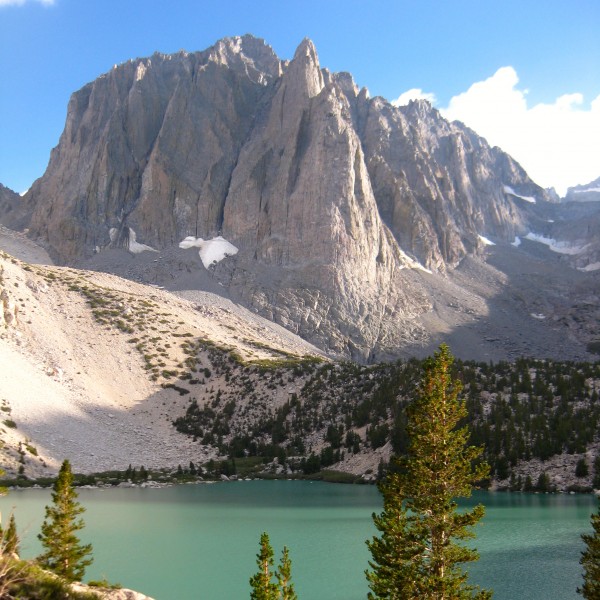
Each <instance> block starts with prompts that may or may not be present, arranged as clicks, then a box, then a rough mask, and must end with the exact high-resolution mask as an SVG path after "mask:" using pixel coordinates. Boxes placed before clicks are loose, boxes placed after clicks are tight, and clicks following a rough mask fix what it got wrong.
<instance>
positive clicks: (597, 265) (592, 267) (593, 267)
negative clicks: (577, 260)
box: [577, 262, 600, 271]
mask: <svg viewBox="0 0 600 600" xmlns="http://www.w3.org/2000/svg"><path fill="white" fill-rule="evenodd" d="M598 269H600V262H595V263H590V264H589V265H586V266H585V267H578V268H577V270H578V271H598Z"/></svg>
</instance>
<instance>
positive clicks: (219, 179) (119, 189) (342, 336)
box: [0, 35, 595, 362]
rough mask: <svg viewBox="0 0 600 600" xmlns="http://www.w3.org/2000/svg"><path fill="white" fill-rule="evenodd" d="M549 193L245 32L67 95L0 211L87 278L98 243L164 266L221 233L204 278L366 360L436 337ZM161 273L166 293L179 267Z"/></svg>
mask: <svg viewBox="0 0 600 600" xmlns="http://www.w3.org/2000/svg"><path fill="white" fill-rule="evenodd" d="M552 200H553V199H552V198H551V197H550V196H549V195H548V193H547V192H546V191H545V190H543V189H542V188H540V187H539V186H538V185H536V184H535V183H534V182H533V181H532V180H531V179H530V178H529V177H528V176H527V174H526V173H525V171H524V170H523V169H522V168H521V167H520V165H519V164H518V163H516V162H515V161H514V160H513V159H512V158H511V157H510V156H508V155H507V154H505V153H504V152H502V151H501V150H500V149H499V148H492V147H490V146H489V145H488V144H487V142H486V141H485V140H484V139H483V138H481V137H479V136H477V134H475V133H474V132H473V131H471V130H469V129H468V128H467V127H465V126H464V125H462V124H460V123H458V122H454V123H449V122H448V121H446V120H445V119H444V118H442V116H441V115H440V114H439V112H438V111H437V110H435V109H434V108H433V107H432V106H431V105H430V104H429V103H427V102H425V101H414V102H411V103H410V104H409V105H408V106H404V107H394V106H392V105H391V104H390V103H389V102H387V101H386V100H384V99H383V98H380V97H376V98H370V97H369V94H368V92H367V90H366V89H364V88H363V89H359V88H358V86H357V85H356V84H355V82H354V80H353V79H352V76H351V75H349V74H348V73H331V72H330V71H328V70H327V69H325V68H322V67H321V66H320V64H319V59H318V56H317V52H316V49H315V47H314V45H313V43H312V42H311V41H310V40H309V39H305V40H303V41H302V42H301V44H300V45H299V46H298V48H297V50H296V52H295V54H294V57H293V59H292V60H291V61H284V60H281V59H279V58H278V57H277V56H276V55H275V53H274V52H273V50H272V49H271V48H270V47H269V46H268V45H267V44H266V43H265V42H264V41H262V40H259V39H256V38H254V37H252V36H250V35H246V36H242V37H233V38H225V39H223V40H220V41H218V42H217V43H216V44H215V45H213V46H212V47H210V48H208V49H207V50H204V51H202V52H194V53H187V52H180V53H178V54H174V55H163V54H154V55H153V56H152V57H150V58H143V59H136V60H132V61H129V62H126V63H124V64H122V65H119V66H115V67H114V68H113V69H112V70H111V71H109V72H107V73H106V74H104V75H102V76H101V77H99V78H98V79H96V80H95V81H94V82H91V83H89V84H88V85H86V86H84V87H83V88H82V89H81V90H79V91H77V92H75V93H74V94H73V96H72V97H71V100H70V102H69V107H68V113H67V121H66V125H65V129H64V131H63V134H62V135H61V138H60V141H59V144H58V146H57V147H56V148H55V149H54V150H53V151H52V154H51V157H50V162H49V165H48V168H47V170H46V172H45V174H44V175H43V176H42V177H41V178H40V179H39V180H37V181H36V182H35V183H34V185H33V186H32V187H31V189H30V191H29V192H28V193H27V194H26V195H25V196H24V198H23V199H22V201H21V202H20V203H18V210H17V209H15V208H14V206H13V205H14V198H11V199H10V202H11V204H10V207H11V210H10V211H7V210H4V209H3V206H4V204H0V220H2V221H3V222H4V223H5V224H6V225H8V226H10V227H15V228H18V229H23V228H28V232H29V235H30V236H32V237H33V238H34V239H36V240H38V241H40V242H42V243H43V245H44V246H45V247H46V248H47V249H48V251H49V252H50V254H51V255H52V256H53V257H54V258H55V260H56V261H58V262H59V263H62V264H71V265H73V264H79V265H85V266H89V265H92V266H93V265H94V264H96V265H100V264H101V265H102V266H101V268H103V269H105V270H111V269H113V270H114V269H115V268H117V267H116V265H114V264H113V265H111V258H110V257H111V256H114V255H111V254H110V251H111V250H118V249H125V250H129V251H131V252H142V251H144V252H143V254H149V253H150V251H151V250H156V251H158V252H159V253H161V254H163V255H167V254H168V253H170V252H171V253H172V252H173V251H174V249H176V248H177V247H178V245H179V244H180V243H181V242H182V241H183V240H184V239H186V238H189V239H195V240H198V239H200V240H201V241H200V242H199V244H203V243H204V241H206V240H214V239H215V238H218V239H220V237H221V236H222V238H224V240H226V241H227V242H228V243H230V244H231V245H233V246H234V247H235V248H236V249H237V250H238V251H237V253H236V254H235V256H229V257H227V258H226V259H225V260H221V261H220V262H218V263H217V264H216V265H213V266H212V267H211V268H210V279H211V281H212V283H211V285H213V286H215V285H218V284H220V285H221V287H222V290H223V293H224V294H226V295H229V296H230V297H231V298H232V299H234V300H236V301H238V302H240V303H241V304H243V305H245V306H247V307H249V308H251V309H252V310H254V311H256V312H258V313H259V314H261V315H263V316H265V317H267V318H269V319H271V320H273V321H275V322H276V323H279V324H281V325H283V326H284V327H286V328H287V329H289V330H291V331H293V332H294V333H297V334H299V335H300V336H302V337H303V338H305V339H307V340H309V341H310V342H312V343H314V344H316V345H317V346H318V347H320V348H321V349H323V350H324V351H325V352H327V353H330V354H334V355H340V356H345V357H350V358H353V359H356V360H360V361H366V362H372V361H376V360H380V359H385V358H390V357H393V356H397V355H398V354H401V353H403V352H404V353H407V352H415V351H417V353H418V350H419V349H420V350H421V351H423V350H424V349H426V348H427V347H428V346H429V345H431V344H430V343H431V342H432V341H433V342H435V341H437V339H436V335H437V334H438V333H440V332H442V330H443V328H444V327H443V324H442V325H440V324H439V323H440V319H441V318H442V317H441V316H440V315H441V313H440V311H438V310H437V309H436V305H438V304H439V299H438V297H439V295H441V294H442V295H443V294H446V293H447V288H448V286H449V285H450V286H452V285H454V286H459V287H460V286H461V283H460V278H459V279H458V280H457V279H456V275H455V273H456V272H457V269H459V268H460V266H461V265H463V263H464V261H465V260H466V259H471V258H473V257H475V258H476V257H478V256H480V255H482V254H483V253H485V252H486V251H487V250H488V249H489V246H488V244H489V242H490V240H493V241H494V242H495V243H497V244H498V245H504V246H506V247H509V248H510V244H511V243H514V242H515V241H516V240H517V239H520V238H521V237H523V238H524V237H525V236H527V235H528V234H530V233H531V232H541V231H543V230H544V228H546V227H547V222H548V219H549V217H548V214H550V213H551V212H552V211H553V210H555V203H554V202H552ZM6 202H8V200H7V201H6ZM6 205H7V206H8V204H6ZM9 213H11V214H9ZM13 215H14V216H13ZM17 217H18V218H17ZM540 235H541V234H540ZM191 243H192V242H190V244H191ZM187 252H189V251H187ZM138 256H141V255H138ZM594 257H595V254H594V255H593V256H590V258H589V260H593V259H594ZM160 258H162V256H161V257H160ZM141 260H144V259H140V261H141ZM145 260H148V259H145ZM158 260H159V258H153V259H152V261H154V262H157V261H158ZM586 260H588V259H587V258H585V257H583V258H581V261H583V262H585V261H586ZM517 262H518V260H517ZM583 262H582V264H578V265H577V266H578V267H580V268H585V267H586V266H587V264H594V263H586V264H583ZM176 263H177V265H178V266H174V263H171V266H172V269H171V272H170V273H169V277H167V278H166V284H167V285H168V284H169V283H173V280H176V279H178V278H179V275H180V274H181V272H182V271H183V272H185V273H186V274H189V271H190V266H189V264H188V265H186V266H185V267H181V265H182V264H183V263H185V260H184V261H183V263H182V259H177V261H176ZM467 263H468V261H467ZM138 264H139V263H138ZM136 266H137V265H136ZM133 268H134V270H135V267H133ZM200 268H201V267H200ZM198 277H200V278H203V277H204V276H203V275H202V276H200V275H199V276H198ZM204 279H206V278H204ZM500 279H502V276H500ZM161 283H163V284H164V283H165V281H161ZM196 283H197V282H196ZM177 285H179V284H177ZM461 293H462V292H461ZM467 294H468V293H467ZM481 295H482V297H483V298H485V292H481ZM446 301H447V302H450V301H451V300H450V299H449V297H448V296H445V300H444V303H446ZM459 304H460V305H461V306H462V307H463V308H464V307H465V306H467V305H468V304H469V301H468V299H464V298H462V299H460V300H459ZM483 312H484V311H483V310H482V314H483ZM432 315H434V316H435V318H434V319H432ZM444 318H445V317H444ZM436 319H437V321H436ZM434 321H436V322H437V323H438V326H437V329H436V328H435V327H434V329H433V330H432V329H431V328H432V327H433V325H432V323H433V322H434ZM454 325H455V323H454V322H452V320H451V319H450V323H449V327H453V326H454ZM432 333H434V334H436V335H433V336H432ZM593 335H595V334H594V333H593V332H592V333H590V332H589V331H586V333H585V335H584V336H583V338H582V339H584V338H585V339H587V338H589V337H590V336H592V337H593ZM586 336H587V338H586ZM492 337H494V336H492ZM542 345H543V344H542Z"/></svg>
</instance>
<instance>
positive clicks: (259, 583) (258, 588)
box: [250, 533, 277, 600]
mask: <svg viewBox="0 0 600 600" xmlns="http://www.w3.org/2000/svg"><path fill="white" fill-rule="evenodd" d="M256 564H257V565H258V572H257V573H255V574H254V575H253V576H252V577H251V578H250V587H251V588H252V592H251V593H250V599H251V600H277V585H276V584H275V583H273V582H272V581H271V577H272V575H273V574H272V572H271V569H272V567H273V548H271V543H270V542H269V536H268V534H267V533H263V534H262V535H261V536H260V551H259V553H258V554H257V555H256Z"/></svg>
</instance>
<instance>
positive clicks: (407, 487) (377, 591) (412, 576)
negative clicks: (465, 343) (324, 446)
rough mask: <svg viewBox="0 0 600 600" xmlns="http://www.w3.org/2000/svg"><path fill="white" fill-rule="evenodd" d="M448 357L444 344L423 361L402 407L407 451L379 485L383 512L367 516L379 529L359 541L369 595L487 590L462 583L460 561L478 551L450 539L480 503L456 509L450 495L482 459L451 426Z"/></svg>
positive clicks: (456, 421)
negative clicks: (366, 557)
mask: <svg viewBox="0 0 600 600" xmlns="http://www.w3.org/2000/svg"><path fill="white" fill-rule="evenodd" d="M452 363H453V358H452V355H451V354H450V350H449V349H448V347H447V346H446V345H442V346H441V347H440V349H439V351H438V352H436V353H435V355H434V357H433V358H430V359H429V360H428V361H426V363H425V370H424V375H423V379H422V381H421V384H420V387H419V390H418V397H417V399H416V400H415V402H413V403H412V404H411V406H410V407H409V409H408V424H407V433H408V437H409V440H410V442H409V447H408V454H407V456H405V457H402V458H399V459H397V465H396V466H397V470H395V471H393V472H391V473H390V474H389V475H388V477H387V478H386V479H385V480H384V482H383V483H382V484H381V485H380V489H381V492H382V494H383V512H382V513H381V514H379V515H375V514H374V515H373V520H374V522H375V526H376V528H377V529H378V530H379V532H381V536H380V537H374V538H373V539H372V540H370V541H369V540H368V541H367V546H368V547H369V550H370V551H371V555H372V557H373V560H372V561H370V562H369V565H370V567H371V569H372V570H371V571H367V573H366V574H367V579H368V581H369V587H370V588H371V592H370V593H369V599H370V600H375V599H380V598H385V599H389V600H411V599H414V600H417V599H419V600H462V599H466V598H477V599H479V600H483V599H487V598H490V597H491V592H488V591H486V590H479V589H478V588H476V587H474V586H472V585H469V584H468V582H467V574H466V573H465V572H464V571H463V570H462V569H461V567H460V565H461V564H462V563H467V562H471V561H475V560H477V559H478V558H479V556H478V554H477V552H476V551H475V550H472V549H470V548H466V547H465V546H464V545H461V544H458V543H457V541H459V540H465V539H469V538H473V537H474V533H473V532H472V530H471V527H472V526H473V525H475V524H476V523H477V522H478V521H479V520H480V519H481V518H482V517H483V514H484V508H483V506H482V505H478V506H476V507H475V508H474V509H472V510H471V511H468V512H465V513H458V512H457V510H456V509H457V505H456V502H455V500H454V499H455V498H457V497H468V496H470V495H471V491H472V487H473V485H474V484H475V482H476V481H478V480H480V479H482V478H483V477H485V476H486V475H487V473H488V471H489V467H488V465H486V464H480V465H478V466H477V467H474V466H473V461H475V460H476V459H477V458H478V457H479V455H480V454H481V452H482V449H481V448H477V447H474V446H469V445H468V439H469V434H468V432H467V428H466V427H464V426H463V427H460V426H459V425H460V423H461V421H462V419H463V418H464V417H465V416H466V414H467V411H466V407H465V403H464V401H462V400H460V399H459V393H460V390H461V385H460V382H459V381H457V380H453V379H452V373H451V368H452Z"/></svg>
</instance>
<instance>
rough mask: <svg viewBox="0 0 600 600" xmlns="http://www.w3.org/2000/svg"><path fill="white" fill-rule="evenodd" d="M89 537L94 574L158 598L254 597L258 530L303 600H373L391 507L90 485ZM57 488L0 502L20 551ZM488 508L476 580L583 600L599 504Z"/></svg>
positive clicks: (372, 501)
mask: <svg viewBox="0 0 600 600" xmlns="http://www.w3.org/2000/svg"><path fill="white" fill-rule="evenodd" d="M79 500H80V502H81V503H82V504H83V505H84V506H85V508H86V512H85V514H84V519H85V523H86V527H85V529H83V530H82V531H81V532H80V538H81V540H82V542H85V543H87V542H91V543H92V544H93V546H94V564H93V565H92V567H90V568H89V569H88V571H87V573H86V580H87V579H99V578H101V577H103V576H105V577H106V578H108V580H109V581H113V582H119V583H121V584H122V585H123V586H125V587H130V588H133V589H137V590H139V591H142V592H144V593H146V594H148V595H150V596H152V597H154V598H156V599H157V600H237V599H246V598H249V596H250V588H249V585H248V579H249V578H250V576H251V575H252V574H253V573H254V571H255V569H256V564H255V556H256V553H257V551H258V542H259V538H260V534H261V533H262V532H263V531H267V532H268V533H269V536H270V538H271V544H272V546H273V548H274V550H275V555H276V558H277V559H279V555H280V554H281V549H282V547H283V545H284V544H285V545H287V546H288V547H289V549H290V556H291V559H292V573H293V579H294V581H295V585H296V591H297V592H298V596H299V598H300V600H364V599H365V598H366V595H367V590H368V588H367V584H366V580H365V577H364V571H365V569H366V568H367V561H368V559H369V556H370V555H369V552H368V550H367V548H366V545H365V540H366V539H367V538H370V537H371V536H372V535H373V534H374V533H375V529H374V527H373V524H372V520H371V514H372V512H374V511H376V512H379V511H380V510H381V498H380V495H379V493H378V491H377V489H376V488H375V487H373V486H359V485H340V484H326V483H319V482H304V481H240V482H232V483H226V484H211V485H193V486H192V485H182V486H176V487H170V488H164V489H135V488H134V489H106V490H80V491H79ZM49 502H50V492H49V491H48V490H27V491H18V492H11V493H10V495H9V496H7V497H4V498H0V510H2V514H3V518H4V519H5V518H6V516H7V514H8V512H9V511H10V510H11V507H15V509H14V510H15V515H16V518H17V526H18V528H19V532H20V535H21V538H22V554H23V555H24V556H25V557H32V556H35V555H36V554H38V553H39V552H40V546H39V545H38V541H37V539H36V535H37V533H38V532H39V528H40V524H41V522H42V520H43V516H44V506H45V505H46V504H48V503H49ZM476 502H482V503H483V504H485V505H486V508H487V512H486V517H485V519H484V522H483V524H482V525H480V526H478V527H477V528H476V533H477V539H476V540H475V546H476V547H477V548H478V550H479V551H480V554H481V559H480V561H479V563H477V564H476V565H474V566H472V567H471V581H472V582H474V583H477V584H479V585H482V586H485V587H489V588H493V589H494V598H495V599H496V600H519V599H524V600H563V599H576V598H581V596H579V595H578V594H577V593H576V588H577V586H578V585H580V583H581V568H580V565H579V556H580V552H581V550H582V548H583V544H582V542H581V538H580V534H581V533H583V532H587V531H591V525H590V515H591V514H592V512H595V510H596V507H597V501H596V499H595V498H594V497H592V496H587V495H564V494H558V495H535V494H534V495H530V494H519V493H514V494H507V493H490V492H481V493H477V494H476V495H475V496H474V498H473V499H472V501H469V504H474V503H476Z"/></svg>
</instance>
